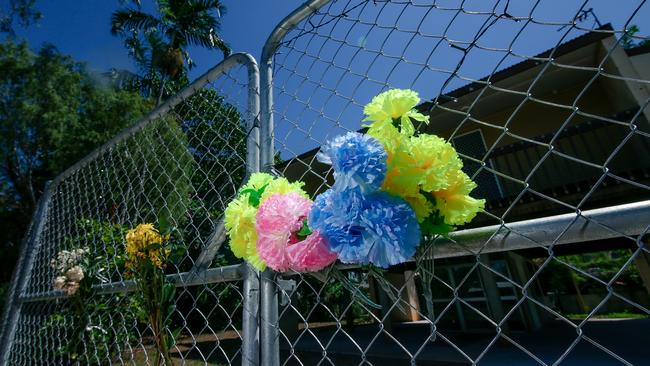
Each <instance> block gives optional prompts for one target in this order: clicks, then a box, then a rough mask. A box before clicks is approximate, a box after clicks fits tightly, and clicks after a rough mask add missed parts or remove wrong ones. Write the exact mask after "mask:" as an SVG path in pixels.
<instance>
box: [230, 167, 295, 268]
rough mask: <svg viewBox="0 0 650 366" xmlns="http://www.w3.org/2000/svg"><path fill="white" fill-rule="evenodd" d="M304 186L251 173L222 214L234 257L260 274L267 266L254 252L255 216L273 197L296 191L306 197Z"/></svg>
mask: <svg viewBox="0 0 650 366" xmlns="http://www.w3.org/2000/svg"><path fill="white" fill-rule="evenodd" d="M303 185H304V183H302V182H295V183H289V181H288V180H287V179H286V178H282V177H278V178H276V177H273V176H272V175H270V174H266V173H254V174H252V175H251V177H250V179H249V180H248V182H247V183H246V184H245V185H244V186H243V187H242V188H241V190H240V191H239V196H238V197H237V198H235V199H234V200H233V201H231V202H230V203H229V204H228V207H226V211H225V213H224V226H225V228H226V230H227V232H228V236H229V237H230V250H232V253H233V254H234V255H235V257H237V258H242V259H244V260H246V261H247V262H249V263H250V264H251V265H252V266H253V267H254V268H256V269H258V270H260V271H263V270H264V269H265V268H266V264H265V263H264V261H263V260H262V259H261V258H260V256H259V254H258V253H257V246H256V243H257V231H256V230H255V215H257V208H258V207H259V205H261V204H262V202H264V201H265V200H266V199H267V198H269V197H270V196H271V195H273V194H276V193H277V194H285V193H288V192H296V193H298V194H300V195H301V196H303V197H305V198H308V195H307V193H305V191H303V189H302V186H303Z"/></svg>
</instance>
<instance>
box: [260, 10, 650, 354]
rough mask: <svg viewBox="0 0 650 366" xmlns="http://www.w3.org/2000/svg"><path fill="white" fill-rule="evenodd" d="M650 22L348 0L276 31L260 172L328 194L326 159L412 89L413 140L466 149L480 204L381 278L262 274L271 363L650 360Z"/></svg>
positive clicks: (592, 13)
mask: <svg viewBox="0 0 650 366" xmlns="http://www.w3.org/2000/svg"><path fill="white" fill-rule="evenodd" d="M619 6H620V7H619ZM648 15H650V9H649V7H648V4H646V2H645V1H633V2H625V3H621V4H617V6H616V7H614V6H613V5H612V4H606V3H605V2H598V1H565V2H561V3H559V2H552V1H519V2H514V1H513V2H511V1H487V2H472V1H433V2H431V1H402V0H396V1H380V0H377V1H354V0H344V1H312V2H310V3H309V4H307V5H306V6H305V7H303V8H302V9H300V10H298V11H296V12H295V13H294V14H293V15H292V16H290V17H289V18H287V19H285V22H284V23H283V24H281V25H280V26H279V27H278V28H277V29H276V32H275V33H274V34H273V35H272V36H271V38H270V40H269V43H267V45H266V47H265V52H264V54H263V59H262V62H261V65H262V84H263V90H264V88H265V87H268V88H270V89H271V90H272V92H269V95H272V99H269V100H267V101H265V100H264V91H263V93H262V96H263V100H262V107H263V110H262V113H263V115H264V113H268V114H269V117H268V118H269V120H270V121H271V126H272V129H270V131H269V132H268V133H266V132H265V131H264V129H263V130H262V141H263V145H262V146H263V147H262V155H263V156H262V164H263V167H265V168H266V169H272V170H273V171H274V172H275V173H276V174H278V175H283V176H286V177H288V178H289V179H290V180H297V179H301V180H304V181H305V182H306V187H307V189H308V191H309V193H310V194H312V195H316V194H318V193H320V192H323V191H324V190H326V189H327V188H329V187H330V186H331V184H332V183H333V175H332V171H331V169H330V166H328V165H325V164H322V163H320V162H318V161H317V159H316V154H317V152H318V148H319V146H321V145H322V144H324V143H325V142H326V141H328V140H329V139H331V138H333V137H334V136H337V135H341V134H343V133H345V132H348V131H357V130H361V128H362V124H361V123H362V122H361V120H362V119H363V117H364V114H363V107H364V105H365V104H367V103H368V102H369V101H370V100H371V99H372V97H373V96H374V95H377V94H378V93H380V92H382V91H385V90H387V89H390V88H409V89H413V90H416V91H417V92H419V94H420V96H421V97H422V99H423V100H422V103H421V104H420V105H419V106H418V107H417V109H418V110H419V111H420V112H422V113H424V114H427V115H428V116H429V117H430V123H429V124H428V125H424V124H422V125H420V126H419V130H420V131H421V132H426V133H431V134H436V135H439V136H441V137H444V138H445V139H447V140H448V141H450V142H451V143H452V144H453V145H454V146H455V148H456V149H457V151H458V152H459V154H460V155H461V157H462V159H463V162H464V168H463V169H464V171H465V172H466V173H468V174H469V175H470V176H472V178H473V179H474V180H475V181H476V182H477V183H478V188H477V190H476V191H474V192H473V194H472V195H473V196H475V197H480V198H485V199H486V200H487V203H486V210H485V212H484V213H482V214H480V215H479V216H478V217H477V218H476V219H475V220H474V221H473V222H472V223H471V224H470V225H466V226H465V227H461V228H459V230H458V231H457V232H455V233H452V235H451V238H450V239H444V238H437V237H436V238H429V239H428V241H429V242H428V243H426V245H425V244H423V245H425V247H426V248H427V250H425V251H423V252H421V253H419V254H418V255H417V256H416V258H413V260H412V261H411V262H410V263H405V264H403V265H400V266H394V267H391V268H390V269H389V270H387V271H384V272H381V273H376V271H375V270H372V269H371V270H368V269H367V268H358V267H357V268H355V267H353V266H346V267H341V266H339V268H338V269H335V268H332V269H330V271H325V272H323V273H319V274H318V276H314V275H311V274H302V275H299V274H292V275H277V276H275V277H274V276H269V277H265V278H263V283H262V289H263V293H262V296H263V299H265V298H267V297H270V298H271V299H272V298H273V295H272V294H269V293H266V292H265V291H273V290H274V291H276V293H277V294H278V295H277V296H278V297H279V301H280V306H279V307H278V308H277V313H276V312H275V311H276V309H272V310H273V311H271V312H270V313H268V314H264V313H263V314H262V334H263V335H264V334H265V333H266V334H268V336H266V337H264V336H263V337H262V342H263V345H262V354H263V355H278V357H276V358H274V359H272V360H271V361H270V362H269V364H273V365H276V364H277V365H316V364H318V365H329V364H336V365H348V364H349V365H365V364H375V365H386V364H396V365H397V364H399V365H401V364H405V365H406V364H411V365H413V364H427V365H428V364H431V365H438V364H439V365H465V364H480V365H502V364H506V363H511V364H517V365H529V364H530V365H537V364H540V365H551V364H580V365H582V364H590V365H596V364H599V365H600V364H602V365H605V364H607V365H609V364H645V363H647V362H648V361H647V360H648V359H649V357H650V354H649V353H648V352H647V351H646V348H645V347H644V345H645V343H646V342H647V341H648V340H650V338H648V337H647V336H646V335H645V332H644V331H643V329H644V327H645V326H647V324H648V320H647V317H648V315H650V313H649V310H648V309H649V305H650V301H649V300H650V299H649V298H648V290H650V282H648V281H649V280H650V278H649V277H648V276H647V273H648V268H649V267H648V263H649V262H648V248H647V247H646V246H645V242H646V239H645V238H646V236H647V235H646V234H647V232H648V227H649V225H650V221H649V220H648V207H649V206H648V201H644V200H647V199H648V198H650V191H649V190H648V188H649V186H648V183H649V180H648V178H649V177H650V175H649V173H650V171H649V168H650V161H648V159H647V158H645V157H646V156H647V154H648V152H649V151H650V149H649V147H650V140H649V139H648V137H650V135H649V134H648V133H649V132H650V125H649V124H648V123H649V120H650V119H649V118H648V117H649V113H650V108H648V102H649V101H650V85H649V84H650V69H648V65H650V63H648V61H650V58H648V57H649V56H648V50H649V49H648V34H647V29H646V28H647V27H648V25H647V21H646V20H647V19H648ZM639 29H640V30H639ZM265 83H266V84H265ZM265 103H266V104H265ZM263 127H264V126H263ZM265 146H270V148H269V150H268V151H265V150H264V149H265ZM639 157H643V158H639ZM339 272H342V273H344V275H345V276H346V278H347V281H348V282H349V283H351V284H353V286H352V287H350V286H346V285H344V284H343V283H342V282H341V278H340V274H338V273H339ZM368 300H370V301H368ZM269 303H273V300H269ZM262 304H263V306H264V300H263V302H262ZM373 304H374V305H378V306H373ZM276 316H277V318H276ZM604 318H605V319H607V318H608V319H609V321H608V320H605V319H604ZM274 336H276V338H273V337H274ZM267 357H273V356H267Z"/></svg>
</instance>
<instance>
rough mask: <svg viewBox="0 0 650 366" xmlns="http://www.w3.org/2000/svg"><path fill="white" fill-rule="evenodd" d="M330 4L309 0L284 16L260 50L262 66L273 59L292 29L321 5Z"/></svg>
mask: <svg viewBox="0 0 650 366" xmlns="http://www.w3.org/2000/svg"><path fill="white" fill-rule="evenodd" d="M328 2H330V0H309V1H306V2H305V3H304V4H302V5H301V6H300V7H298V8H297V9H296V10H294V11H293V12H291V14H289V15H288V16H286V17H285V18H284V19H282V21H280V23H278V25H276V26H275V29H273V32H271V35H269V38H268V39H267V40H266V43H265V44H264V48H263V49H262V60H261V63H262V64H266V63H268V62H270V61H271V60H272V59H273V56H274V54H275V51H277V49H278V46H279V45H280V43H281V42H282V39H283V38H284V36H285V35H286V34H287V33H288V32H289V31H291V30H292V29H293V27H294V26H296V25H297V24H298V23H300V22H301V21H302V20H304V19H305V18H307V17H308V16H310V15H311V14H313V13H314V12H316V11H318V9H320V8H321V7H322V6H323V5H325V4H327V3H328Z"/></svg>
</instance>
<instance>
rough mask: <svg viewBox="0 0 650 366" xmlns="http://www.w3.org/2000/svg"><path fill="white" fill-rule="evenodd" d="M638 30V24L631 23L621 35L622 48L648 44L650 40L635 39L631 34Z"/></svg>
mask: <svg viewBox="0 0 650 366" xmlns="http://www.w3.org/2000/svg"><path fill="white" fill-rule="evenodd" d="M640 30H641V29H639V26H637V25H636V24H633V25H631V26H630V27H629V28H628V29H627V31H626V32H625V33H624V34H623V36H622V37H621V46H623V48H625V49H626V50H627V49H630V48H634V47H641V46H645V45H648V44H650V41H648V40H647V39H646V40H643V41H636V40H635V38H634V37H633V36H634V35H635V34H637V33H639V31H640Z"/></svg>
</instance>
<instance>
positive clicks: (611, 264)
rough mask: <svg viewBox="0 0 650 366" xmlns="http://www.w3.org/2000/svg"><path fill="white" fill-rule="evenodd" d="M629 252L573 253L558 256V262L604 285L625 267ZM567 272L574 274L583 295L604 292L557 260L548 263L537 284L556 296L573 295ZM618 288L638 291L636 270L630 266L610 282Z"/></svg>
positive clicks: (620, 250)
mask: <svg viewBox="0 0 650 366" xmlns="http://www.w3.org/2000/svg"><path fill="white" fill-rule="evenodd" d="M631 255H632V253H631V252H630V251H629V250H626V249H619V250H612V251H604V252H596V253H586V254H576V255H569V256H560V257H558V259H559V260H561V261H564V262H567V263H570V264H571V265H573V266H575V267H576V268H579V269H581V270H582V271H584V272H587V273H589V274H590V275H592V276H594V277H596V278H599V279H601V280H602V281H604V282H608V281H610V280H611V279H612V278H613V277H614V276H615V275H616V274H617V273H618V272H619V271H620V269H621V268H622V267H623V266H624V265H625V264H626V262H627V261H628V259H629V258H630V256H631ZM571 272H573V273H574V276H573V277H574V279H575V281H576V283H577V284H578V286H579V289H580V291H581V292H582V293H583V294H589V293H604V292H606V291H607V289H606V288H605V287H604V286H603V285H602V284H600V283H598V282H597V281H594V280H593V279H591V278H589V277H587V276H584V275H582V274H580V273H578V272H576V271H574V270H572V269H570V268H569V267H568V266H566V265H564V264H563V263H560V262H558V261H551V262H550V263H549V265H548V266H547V267H546V269H545V270H544V272H543V273H542V276H541V277H540V282H541V283H544V284H545V285H544V286H545V287H548V289H549V290H551V289H552V290H553V291H556V292H557V293H559V294H574V293H575V292H576V290H575V288H574V286H573V279H572V278H571ZM614 286H616V287H617V288H618V289H622V288H625V289H629V290H634V289H638V288H642V286H643V285H642V282H641V277H640V276H639V272H638V271H637V270H636V267H634V266H633V265H630V266H628V267H627V269H626V270H625V271H623V272H622V273H621V275H620V276H619V277H617V280H616V281H615V283H614Z"/></svg>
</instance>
